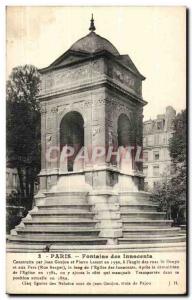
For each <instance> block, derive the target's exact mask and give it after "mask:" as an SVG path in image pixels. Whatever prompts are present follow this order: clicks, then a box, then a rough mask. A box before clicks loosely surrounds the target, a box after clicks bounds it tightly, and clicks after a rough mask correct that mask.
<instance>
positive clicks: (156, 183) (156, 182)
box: [153, 181, 159, 189]
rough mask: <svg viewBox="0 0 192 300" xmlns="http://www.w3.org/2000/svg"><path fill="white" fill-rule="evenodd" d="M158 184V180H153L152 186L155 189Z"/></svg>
mask: <svg viewBox="0 0 192 300" xmlns="http://www.w3.org/2000/svg"><path fill="white" fill-rule="evenodd" d="M158 186H159V181H154V182H153V188H154V189H156V188H158Z"/></svg>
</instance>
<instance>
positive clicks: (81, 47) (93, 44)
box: [69, 31, 119, 55]
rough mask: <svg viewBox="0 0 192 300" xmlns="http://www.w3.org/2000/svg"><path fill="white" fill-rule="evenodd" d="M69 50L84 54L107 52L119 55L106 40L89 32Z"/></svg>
mask: <svg viewBox="0 0 192 300" xmlns="http://www.w3.org/2000/svg"><path fill="white" fill-rule="evenodd" d="M69 50H72V51H77V52H84V53H91V54H93V53H97V52H100V51H108V52H110V53H111V54H113V55H119V52H118V50H117V49H116V48H115V47H114V46H113V45H112V43H110V42H109V41H108V40H107V39H105V38H103V37H101V36H100V35H98V34H96V33H95V32H94V31H91V32H90V33H89V34H87V35H86V36H84V37H83V38H81V39H79V40H78V41H77V42H75V43H74V44H73V45H72V46H71V47H70V48H69Z"/></svg>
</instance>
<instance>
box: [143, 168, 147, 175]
mask: <svg viewBox="0 0 192 300" xmlns="http://www.w3.org/2000/svg"><path fill="white" fill-rule="evenodd" d="M147 173H148V167H147V166H145V167H143V174H144V175H145V176H147Z"/></svg>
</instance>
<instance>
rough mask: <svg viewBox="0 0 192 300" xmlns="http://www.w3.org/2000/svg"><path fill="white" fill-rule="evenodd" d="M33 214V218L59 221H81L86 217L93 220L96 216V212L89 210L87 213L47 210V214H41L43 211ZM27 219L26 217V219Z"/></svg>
mask: <svg viewBox="0 0 192 300" xmlns="http://www.w3.org/2000/svg"><path fill="white" fill-rule="evenodd" d="M31 216H32V220H34V221H35V220H37V221H38V220H39V221H40V220H41V221H45V222H47V221H50V220H53V221H55V222H58V221H59V220H61V221H69V222H70V221H72V220H79V221H80V222H81V221H83V220H84V219H88V220H92V219H93V218H94V216H95V214H94V213H89V212H86V213H80V212H79V213H75V212H73V213H67V212H65V213H63V212H61V214H59V213H57V212H55V213H51V214H50V213H49V212H47V213H46V214H44V213H43V214H41V213H34V214H31ZM25 220H26V219H24V221H25Z"/></svg>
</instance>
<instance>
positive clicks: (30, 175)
mask: <svg viewBox="0 0 192 300" xmlns="http://www.w3.org/2000/svg"><path fill="white" fill-rule="evenodd" d="M39 85H40V77H39V73H38V71H37V69H36V68H35V67H34V66H32V65H25V66H19V67H16V68H14V69H13V70H12V73H11V75H10V77H9V80H8V81H7V156H8V161H9V164H10V165H11V167H15V168H17V171H18V176H19V182H20V189H19V191H20V194H21V197H22V198H27V200H28V201H29V203H31V199H32V198H33V194H34V181H35V178H36V176H37V174H38V172H39V170H40V107H39V101H38V99H37V95H38V93H39Z"/></svg>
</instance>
